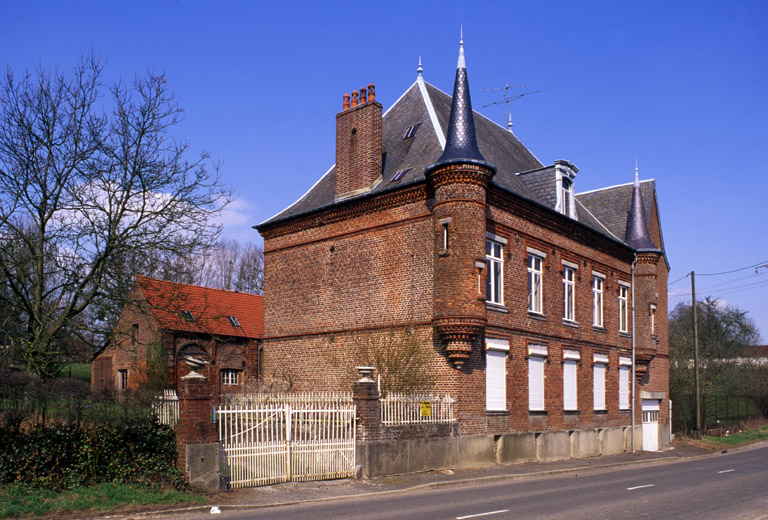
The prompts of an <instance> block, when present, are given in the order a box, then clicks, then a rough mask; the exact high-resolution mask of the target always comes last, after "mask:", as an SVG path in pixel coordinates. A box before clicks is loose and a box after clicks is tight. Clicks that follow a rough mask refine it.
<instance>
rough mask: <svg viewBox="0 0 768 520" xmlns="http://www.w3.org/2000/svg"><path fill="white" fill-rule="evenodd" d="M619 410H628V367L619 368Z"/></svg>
mask: <svg viewBox="0 0 768 520" xmlns="http://www.w3.org/2000/svg"><path fill="white" fill-rule="evenodd" d="M619 408H620V409H622V410H628V409H629V367H628V366H620V367H619Z"/></svg>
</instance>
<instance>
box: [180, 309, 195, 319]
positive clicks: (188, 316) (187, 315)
mask: <svg viewBox="0 0 768 520" xmlns="http://www.w3.org/2000/svg"><path fill="white" fill-rule="evenodd" d="M181 317H182V318H184V321H195V317H194V316H192V313H191V312H189V311H181Z"/></svg>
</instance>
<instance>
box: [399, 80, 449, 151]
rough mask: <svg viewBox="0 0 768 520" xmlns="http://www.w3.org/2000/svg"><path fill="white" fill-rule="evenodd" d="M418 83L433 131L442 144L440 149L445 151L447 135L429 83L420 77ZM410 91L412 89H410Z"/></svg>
mask: <svg viewBox="0 0 768 520" xmlns="http://www.w3.org/2000/svg"><path fill="white" fill-rule="evenodd" d="M416 83H418V84H419V92H420V93H421V97H422V99H423V100H424V105H425V106H426V108H427V114H429V120H430V122H431V123H432V130H433V131H434V132H435V135H436V136H437V142H438V143H439V144H440V148H442V149H443V150H445V134H444V133H443V127H442V126H440V120H439V119H437V112H435V105H434V104H433V103H432V98H431V97H430V96H429V92H428V91H427V82H426V81H424V79H423V78H422V77H421V76H419V77H418V78H417V79H416ZM408 90H410V89H408Z"/></svg>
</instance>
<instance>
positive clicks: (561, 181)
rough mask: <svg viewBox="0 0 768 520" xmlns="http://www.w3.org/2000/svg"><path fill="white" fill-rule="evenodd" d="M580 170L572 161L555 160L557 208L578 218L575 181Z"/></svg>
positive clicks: (573, 217)
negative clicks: (574, 188)
mask: <svg viewBox="0 0 768 520" xmlns="http://www.w3.org/2000/svg"><path fill="white" fill-rule="evenodd" d="M578 171H579V169H578V168H576V166H574V165H573V163H571V162H570V161H563V160H560V161H555V193H556V199H557V201H556V202H555V210H556V211H558V212H560V213H562V214H563V215H566V216H569V217H571V218H572V219H574V220H575V219H576V218H577V216H576V198H575V195H574V190H573V181H574V179H575V178H576V173H577V172H578Z"/></svg>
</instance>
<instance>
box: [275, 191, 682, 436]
mask: <svg viewBox="0 0 768 520" xmlns="http://www.w3.org/2000/svg"><path fill="white" fill-rule="evenodd" d="M461 189H465V188H461ZM466 189H471V188H466ZM407 190H409V191H408V193H407V196H406V195H405V194H403V195H402V197H401V199H394V198H392V197H393V195H391V194H390V195H386V196H382V199H383V198H384V197H390V198H389V199H387V200H386V201H384V200H380V201H379V202H376V199H375V198H370V199H366V200H365V201H364V202H361V203H360V206H359V207H358V208H357V211H356V208H355V207H354V206H344V207H340V208H337V209H334V210H329V211H326V212H325V213H323V214H318V215H314V216H311V217H304V218H302V219H297V220H295V221H291V222H287V223H284V224H281V225H278V226H276V227H274V228H271V229H270V230H268V231H267V232H265V248H264V249H265V266H266V267H265V269H266V271H265V349H264V356H263V359H262V361H263V363H264V370H265V375H267V374H266V373H269V375H271V376H273V377H277V378H280V377H282V378H285V379H288V380H290V382H291V384H292V385H293V386H294V388H300V389H315V390H319V389H326V387H330V388H337V389H348V388H349V386H348V385H350V384H351V383H352V381H354V377H355V374H354V372H353V370H352V369H353V367H354V366H355V364H359V361H358V359H355V352H356V346H357V345H359V343H360V342H361V339H360V338H361V337H362V336H366V335H375V334H380V333H382V331H386V330H387V329H388V328H391V327H401V326H406V325H407V326H415V327H416V328H417V330H418V333H419V334H420V336H419V337H423V338H424V339H423V342H424V344H423V348H424V349H425V350H426V351H427V352H428V361H427V364H428V366H429V368H430V369H431V370H432V371H433V372H434V376H435V383H436V388H437V389H439V391H440V392H447V393H450V394H451V395H452V396H454V397H456V398H457V399H458V409H457V413H458V416H459V419H460V421H461V432H462V433H463V434H466V433H493V434H499V433H503V432H509V431H529V430H537V431H541V430H561V429H573V428H597V427H608V426H618V425H628V424H630V422H631V417H630V416H629V413H628V412H622V411H620V410H619V402H618V401H619V357H620V356H630V355H631V336H630V335H629V334H622V333H620V332H619V330H618V329H619V301H618V291H619V282H620V281H621V282H626V283H629V282H630V280H631V263H632V260H633V255H632V252H631V251H629V250H628V249H627V248H626V247H624V246H622V245H620V244H618V243H616V242H614V241H611V240H609V239H607V238H605V237H602V236H600V235H598V234H596V233H594V232H592V231H590V230H588V229H586V228H585V227H584V226H580V225H578V224H577V223H574V222H570V221H568V220H567V219H564V218H560V217H559V216H557V215H553V214H552V213H551V212H548V211H546V210H544V209H542V208H540V207H538V206H537V205H535V204H533V203H531V202H529V201H526V200H524V199H521V198H517V197H515V196H514V195H512V194H509V193H506V192H502V191H501V190H497V189H496V188H493V187H492V188H490V189H489V194H488V206H487V208H486V210H485V218H484V219H483V218H481V219H480V222H481V223H479V224H478V223H476V222H475V221H476V220H477V219H470V222H472V224H470V226H471V227H470V231H471V233H470V234H471V235H474V236H475V237H476V238H477V239H478V240H477V242H475V245H477V243H480V244H483V241H484V235H485V232H486V230H487V231H490V232H492V233H494V234H496V235H499V236H502V237H504V238H506V239H507V245H506V247H505V251H504V305H505V307H506V308H500V309H498V308H497V309H490V308H489V309H488V310H487V313H486V315H487V320H488V324H487V327H486V332H485V335H486V336H487V337H495V338H507V339H509V342H510V352H509V355H508V356H507V361H506V394H507V403H508V407H509V414H508V415H504V414H501V415H498V414H494V415H490V414H488V413H486V410H485V395H486V392H485V377H486V376H485V349H484V346H483V342H482V340H481V339H480V340H478V341H476V342H475V343H474V345H473V347H472V351H471V355H470V357H469V359H468V360H467V361H466V363H465V364H464V366H463V367H462V368H461V369H460V370H457V369H455V368H453V367H452V366H451V363H449V362H448V360H447V359H446V356H445V352H444V346H443V345H442V342H441V340H440V338H439V337H438V336H437V335H435V334H434V331H433V330H432V327H431V320H432V318H433V317H434V316H435V315H436V313H437V312H438V309H440V308H442V307H441V306H442V303H441V301H443V299H445V298H448V297H449V296H447V295H446V296H440V297H439V298H438V297H437V296H438V293H439V288H436V283H435V277H436V274H435V273H436V272H437V271H436V268H435V265H436V262H440V258H439V257H438V255H439V252H440V251H439V245H438V240H437V238H436V236H437V233H438V231H439V229H438V225H437V223H438V222H439V218H438V214H439V215H440V216H443V215H442V210H440V209H439V208H440V206H439V205H438V207H435V206H434V204H435V199H433V198H432V194H431V193H430V192H429V191H428V190H427V189H426V187H425V186H424V185H419V186H417V187H409V188H407ZM404 193H405V192H404ZM454 195H455V196H454ZM469 195H472V194H469ZM452 196H454V197H453V198H455V199H459V198H462V197H460V196H459V195H457V194H453V195H452ZM472 196H474V195H472ZM469 205H471V206H472V207H475V205H474V203H469ZM433 208H434V212H433ZM445 208H448V206H445ZM464 211H465V209H464V208H463V207H462V204H456V205H455V207H451V208H450V211H448V212H446V215H444V216H452V217H454V218H455V225H461V222H462V218H463V217H464V216H465V215H463V212H464ZM449 214H450V215H449ZM654 222H655V223H657V222H658V220H655V221H653V220H652V223H654ZM656 225H657V224H656ZM465 229H466V228H465ZM654 232H655V233H656V235H653V232H652V237H653V236H657V237H658V236H659V233H658V230H655V231H654ZM467 236H468V235H467ZM452 247H453V243H452ZM528 247H532V248H535V249H537V250H539V251H541V252H544V253H546V258H545V260H544V268H543V286H544V288H543V291H544V292H543V294H544V298H543V313H542V315H531V314H529V313H528V311H527V292H528V290H527V264H526V262H527V255H528V253H527V248H528ZM475 256H478V255H477V252H476V251H475V250H474V249H473V250H472V252H471V253H470V254H468V255H467V256H466V260H467V261H469V259H472V258H474V257H475ZM480 256H482V255H480ZM564 260H565V261H567V262H569V263H572V264H576V266H577V269H576V280H575V290H576V292H575V298H576V305H575V323H564V322H563V282H562V270H563V263H562V262H563V261H564ZM465 267H466V266H465ZM644 269H645V268H644ZM648 269H649V270H650V271H649V272H648V273H645V272H642V273H639V275H638V276H636V278H637V280H636V283H637V285H638V294H640V295H641V296H640V299H642V300H643V301H642V303H638V305H637V314H638V319H637V337H638V339H639V338H642V341H643V342H645V343H647V344H653V343H655V345H656V346H655V357H654V358H653V360H652V361H651V364H650V376H649V377H648V378H646V379H644V380H643V381H641V384H639V385H638V388H637V391H636V394H635V399H636V402H639V394H640V391H641V390H647V391H662V392H667V391H668V390H667V386H668V375H667V368H668V359H667V354H668V349H667V331H666V330H667V329H666V327H667V320H666V315H667V306H666V280H667V279H666V276H667V270H666V264H665V262H664V259H663V258H662V259H660V261H659V262H658V263H657V264H655V265H653V266H650V267H648ZM592 271H596V272H599V273H601V274H602V275H604V276H605V286H604V325H603V327H601V328H594V327H593V326H592V288H591V281H592ZM462 276H463V275H462ZM640 285H642V286H643V288H642V290H641V289H640ZM649 285H652V286H653V287H652V288H649V287H648V286H649ZM471 286H472V289H471V291H472V293H473V295H472V296H469V295H467V294H457V295H456V296H455V298H458V299H466V301H467V302H470V300H471V299H472V298H473V297H474V296H475V295H476V290H477V285H476V282H473V283H472V284H471ZM482 287H483V290H484V283H483V285H482ZM657 295H658V296H657ZM651 298H653V299H654V300H655V301H656V305H657V311H656V328H657V334H656V336H657V337H656V338H655V339H653V342H652V341H651V337H650V331H649V329H648V327H649V323H650V321H649V319H648V314H647V312H648V305H649V303H650V299H651ZM476 304H477V300H476V299H475V300H474V301H473V302H472V305H476ZM468 305H469V304H468ZM643 313H645V314H643ZM630 317H631V314H630ZM629 330H631V323H630V328H629ZM639 341H640V340H639ZM529 344H537V345H545V346H547V348H548V359H547V363H546V364H545V368H544V373H545V405H546V411H547V413H546V414H530V413H529V411H528V364H527V363H528V361H527V346H528V345H529ZM563 349H569V350H578V351H579V352H580V357H581V359H580V362H579V365H578V369H577V370H578V372H577V373H578V408H579V413H578V414H565V413H564V412H563V395H562V393H563V368H562V367H563V359H562V351H563ZM594 353H600V354H604V355H607V356H608V359H609V364H608V368H607V373H606V406H607V412H606V413H595V411H594V410H593V395H592V392H593V378H592V377H593V376H592V374H593V367H592V364H593V362H592V359H593V354H594ZM319 384H320V385H321V387H319V386H318V385H319ZM639 408H640V407H639V406H637V409H638V413H637V416H636V419H637V420H638V421H639V420H640V413H639ZM666 409H667V402H666V400H665V401H664V402H663V403H662V404H661V416H662V421H664V420H666V415H667V413H666Z"/></svg>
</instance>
